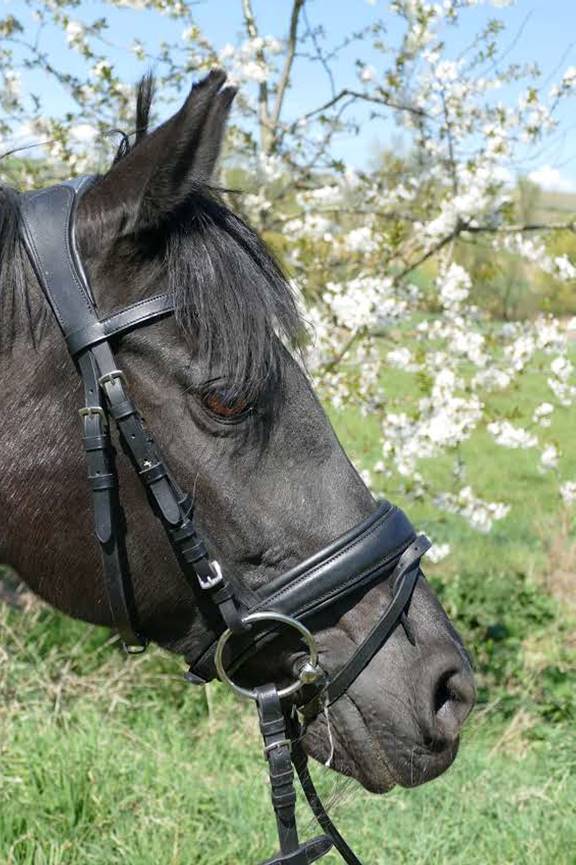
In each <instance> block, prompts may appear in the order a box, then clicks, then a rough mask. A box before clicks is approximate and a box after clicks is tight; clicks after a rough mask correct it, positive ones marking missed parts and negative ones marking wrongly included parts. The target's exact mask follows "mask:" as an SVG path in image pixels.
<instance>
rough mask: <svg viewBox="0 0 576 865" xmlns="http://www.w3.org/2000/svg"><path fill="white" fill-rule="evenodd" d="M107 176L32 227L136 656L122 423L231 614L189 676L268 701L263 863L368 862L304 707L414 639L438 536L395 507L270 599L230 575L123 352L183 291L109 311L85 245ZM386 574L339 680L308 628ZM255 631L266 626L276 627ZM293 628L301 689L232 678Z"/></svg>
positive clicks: (171, 532)
mask: <svg viewBox="0 0 576 865" xmlns="http://www.w3.org/2000/svg"><path fill="white" fill-rule="evenodd" d="M93 181H94V179H93V178H91V177H82V178H78V179H77V180H74V181H68V182H66V183H62V184H59V185H58V186H53V187H50V188H49V189H45V190H42V191H39V192H32V193H26V194H24V195H23V196H22V204H21V231H22V237H23V240H24V245H25V247H26V250H27V253H28V256H29V258H30V261H31V263H32V265H33V267H34V270H35V273H36V276H37V278H38V280H39V283H40V285H41V287H42V289H43V292H44V294H45V296H46V299H47V300H48V303H49V305H50V307H51V309H52V312H53V314H54V316H55V317H56V319H57V321H58V324H59V326H60V329H61V331H62V333H63V336H64V339H65V341H66V345H67V347H68V351H69V352H70V355H71V356H72V358H73V359H74V361H75V364H76V367H77V370H78V372H79V374H80V376H81V379H82V382H83V387H84V406H83V407H82V408H81V409H80V410H79V413H80V416H81V418H82V422H83V427H84V438H83V441H84V449H85V451H86V459H87V466H88V480H89V483H90V489H91V492H92V506H93V513H94V533H95V535H96V538H97V540H98V543H99V545H100V550H101V555H102V563H103V571H104V576H105V584H106V591H107V597H108V603H109V606H110V611H111V615H112V619H113V621H114V625H115V628H116V629H117V630H118V632H119V634H120V636H121V638H122V641H123V644H124V647H125V649H126V651H127V652H129V653H137V652H142V651H144V649H145V648H146V645H147V642H148V640H147V638H146V635H145V634H143V633H142V631H141V629H140V627H139V624H138V612H137V609H136V605H135V602H134V594H133V591H132V583H131V579H130V575H129V572H128V568H127V562H126V556H125V537H124V529H123V522H122V520H121V518H120V503H119V489H118V479H117V476H116V471H115V468H114V458H113V449H112V442H111V438H110V423H111V421H114V423H115V424H116V426H117V428H118V431H119V434H120V439H121V441H122V443H123V445H124V447H125V449H126V451H127V453H128V455H129V457H130V460H131V462H132V464H133V466H134V467H135V469H136V471H137V472H138V475H139V477H140V479H141V481H142V483H143V484H144V487H145V488H146V490H147V493H148V499H149V502H150V504H151V506H152V508H153V510H154V513H155V514H156V516H157V517H158V518H159V519H160V521H161V523H162V525H163V526H164V529H165V531H166V534H167V536H168V539H169V541H170V543H171V545H172V548H173V550H174V553H175V557H176V560H177V562H178V564H179V566H180V568H181V570H182V573H183V574H184V576H185V578H186V579H187V581H188V583H189V584H190V586H191V588H192V590H194V591H195V592H200V593H201V594H202V595H204V596H205V597H208V598H209V599H210V600H211V602H212V603H213V605H214V607H215V608H216V609H217V610H218V611H219V616H220V621H221V627H220V629H219V630H220V635H219V637H218V638H216V639H215V638H213V637H212V636H208V637H207V638H206V640H205V642H204V644H202V645H200V646H199V650H198V654H197V657H196V658H195V659H193V660H192V663H191V666H190V671H189V673H188V674H187V678H188V680H189V681H190V682H192V683H193V684H205V683H206V682H207V681H209V680H210V679H213V678H214V677H215V676H216V675H217V676H218V678H219V679H220V680H221V681H223V682H226V683H227V684H228V685H229V686H230V687H231V688H232V689H233V690H234V691H235V693H237V694H238V695H239V696H241V697H244V698H250V699H253V700H254V701H255V702H256V704H257V708H258V714H259V719H260V730H261V733H262V737H263V741H264V755H265V758H266V760H267V763H268V769H269V774H270V786H271V795H272V805H273V808H274V812H275V815H276V822H277V828H278V838H279V844H280V851H279V853H278V854H277V855H276V856H274V857H273V858H272V859H269V860H267V862H266V863H262V865H308V863H309V862H313V861H315V860H316V859H319V858H320V857H321V856H323V855H324V854H325V853H327V852H328V851H329V850H330V849H331V847H332V846H334V847H336V849H337V850H338V851H339V852H340V854H341V855H342V857H343V858H344V860H345V861H346V862H347V863H348V865H361V863H360V860H359V859H358V858H357V857H356V856H355V854H354V853H353V852H352V850H351V849H350V847H348V845H347V844H346V842H345V841H344V839H343V838H342V836H341V835H340V834H339V832H338V831H337V829H336V828H335V826H334V825H333V823H332V822H331V820H330V818H329V817H328V815H327V813H326V811H325V809H324V807H323V805H322V803H321V801H320V798H319V796H318V794H317V792H316V790H315V788H314V785H313V782H312V779H311V777H310V774H309V771H308V768H307V756H306V754H305V753H304V750H303V747H302V742H301V739H302V727H301V723H300V718H299V715H298V712H300V713H301V714H302V715H303V717H304V718H305V719H306V720H308V719H310V718H313V717H315V716H316V715H317V714H318V713H319V712H321V711H325V710H327V708H328V707H329V706H331V705H332V704H333V703H335V702H336V701H337V700H338V699H340V697H341V696H342V695H343V694H345V693H346V692H347V690H348V689H349V688H350V686H351V685H352V684H353V682H354V681H355V680H356V679H357V677H358V676H359V675H360V673H361V672H362V670H363V669H364V668H365V667H366V666H367V664H368V663H369V662H370V660H371V659H372V658H373V657H374V655H375V654H376V653H377V652H378V651H379V650H380V648H381V647H382V646H383V645H384V643H385V642H386V640H387V639H388V637H389V636H390V635H391V634H392V632H393V631H394V629H395V628H396V626H397V625H398V624H400V625H402V627H403V628H404V630H405V633H406V636H407V638H408V639H409V640H410V641H411V642H414V638H413V636H412V633H411V630H410V626H409V622H408V619H407V616H406V610H407V607H408V605H409V603H410V599H411V597H412V593H413V591H414V587H415V585H416V582H417V581H418V577H419V575H420V559H421V557H422V556H423V554H424V553H425V552H426V550H427V549H428V548H429V547H430V541H429V540H428V539H427V538H426V537H425V536H424V535H419V536H417V535H416V533H415V531H414V528H413V527H412V525H411V523H410V522H409V520H408V519H407V517H406V516H405V515H404V514H403V512H402V511H401V510H399V509H398V508H396V507H394V506H393V505H391V504H390V503H389V502H386V501H384V502H381V503H380V504H379V505H378V507H377V508H376V510H375V511H374V512H373V513H372V514H371V515H370V516H369V517H368V519H366V520H364V521H363V522H361V523H360V524H359V525H357V526H355V527H354V528H353V529H351V530H350V531H349V532H347V533H345V534H344V535H342V536H340V537H339V538H337V539H336V540H335V541H334V542H333V543H332V544H330V545H329V546H327V547H325V548H324V549H322V550H320V551H319V552H318V553H316V554H315V555H314V556H312V557H310V558H309V559H307V560H306V561H304V562H302V563H301V564H299V565H298V566H297V567H296V568H293V569H291V570H290V571H288V572H286V573H284V574H281V575H280V576H278V577H276V578H275V579H274V580H272V581H271V582H270V583H268V584H267V585H266V586H264V587H262V588H261V589H259V590H258V591H257V592H256V593H254V592H251V591H250V592H249V591H248V590H247V589H246V588H245V587H243V586H242V585H241V583H239V582H238V581H236V580H233V581H232V582H231V581H229V580H228V579H227V578H226V577H225V576H224V575H223V573H222V569H221V567H220V565H219V563H218V562H217V561H215V560H213V559H211V558H210V556H209V554H208V551H207V547H206V545H205V544H204V542H203V540H202V539H201V538H200V537H199V535H198V533H197V531H196V529H195V526H194V522H193V501H192V498H191V497H190V496H189V495H187V494H186V493H184V492H183V491H182V490H181V489H180V487H179V486H178V484H177V482H176V480H175V479H174V478H173V476H172V474H171V472H170V469H169V468H168V466H167V464H166V463H165V461H164V459H163V457H162V454H161V451H160V450H159V448H158V446H157V445H156V443H155V441H154V439H153V437H152V436H151V434H150V432H149V431H148V429H147V428H146V427H145V425H144V422H143V420H142V417H141V415H140V414H139V412H138V409H137V408H136V406H135V405H134V403H133V401H132V400H131V398H130V393H129V387H128V381H127V377H126V375H125V373H124V372H123V371H122V369H120V368H119V366H118V364H117V362H116V359H115V356H114V352H113V350H112V347H111V344H110V340H111V339H113V338H115V337H117V336H119V335H121V334H123V333H127V332H129V331H131V330H134V329H135V328H137V327H141V326H143V325H148V324H152V323H153V322H155V321H158V320H159V319H161V318H163V317H165V316H167V315H171V314H173V312H174V301H173V298H172V297H171V296H170V295H167V294H161V295H157V296H155V297H151V298H148V299H145V300H141V301H138V302H137V303H134V304H132V305H130V306H128V307H126V308H125V309H123V310H122V311H121V312H118V313H115V314H114V315H110V316H108V317H105V318H101V317H100V316H99V314H98V310H97V307H96V303H95V301H94V296H93V293H92V290H91V287H90V284H89V281H88V278H87V275H86V273H85V271H84V268H83V266H82V262H81V259H80V256H79V254H78V250H77V248H76V244H75V237H74V224H75V213H76V208H77V205H78V201H79V199H80V197H81V195H82V193H83V192H84V191H85V190H86V189H87V188H88V187H89V185H91V184H92V183H93ZM385 579H386V580H390V581H391V583H392V590H393V594H392V600H391V601H390V603H389V604H388V606H387V607H386V609H385V610H384V613H383V614H382V616H381V618H380V619H379V620H378V622H377V623H376V624H375V625H374V627H373V628H372V630H371V631H370V633H369V634H368V636H367V637H366V638H365V640H364V641H363V642H362V643H361V644H360V646H358V647H357V649H356V651H355V652H354V653H353V654H352V656H351V657H350V658H349V659H348V661H347V662H346V663H345V665H344V666H343V667H342V668H341V669H340V670H339V671H338V672H336V673H335V674H334V675H331V676H328V675H326V674H325V673H324V672H323V671H322V670H321V668H320V666H319V665H318V651H317V647H316V641H315V637H314V635H313V633H312V632H311V630H310V629H309V628H308V626H307V625H306V624H304V621H303V620H309V619H311V618H312V617H313V616H314V615H315V614H317V613H318V612H319V611H321V610H323V609H325V608H326V607H331V606H333V605H334V604H336V603H338V602H340V601H341V600H342V599H343V598H346V597H348V596H350V595H352V594H353V593H355V592H358V591H360V590H365V589H366V588H368V587H369V586H371V585H374V584H376V583H378V582H381V581H382V580H385ZM255 625H259V626H261V625H264V629H262V628H261V627H258V628H255ZM279 626H285V627H289V628H292V629H293V630H295V631H296V632H297V634H298V635H299V637H300V638H301V640H303V642H304V644H305V645H306V647H307V651H308V657H307V660H305V661H304V663H302V664H301V666H300V668H299V672H298V676H297V678H296V680H295V681H294V682H292V683H291V684H289V685H286V686H285V687H284V688H278V687H276V685H275V684H267V685H264V686H260V687H256V688H254V689H253V690H250V689H246V688H242V687H240V685H238V684H236V683H235V682H234V681H233V679H232V678H231V675H232V674H233V672H234V671H235V670H236V669H238V667H240V666H241V665H242V664H243V663H244V662H245V661H246V659H247V658H248V657H250V656H251V655H253V654H254V653H256V652H257V651H259V650H261V649H262V647H263V646H265V645H267V643H268V642H270V641H271V640H272V639H273V638H274V636H275V635H277V631H278V627H279ZM294 769H296V772H297V774H298V777H299V779H300V783H301V786H302V789H303V791H304V794H305V796H306V798H307V800H308V803H309V804H310V807H311V809H312V811H313V813H314V815H315V816H316V818H317V820H318V822H319V824H320V826H321V827H322V829H323V831H324V833H325V834H323V835H320V836H319V837H317V838H314V839H312V840H311V841H307V842H303V843H301V842H300V840H299V837H298V830H297V825H296V816H295V805H296V792H295V788H294Z"/></svg>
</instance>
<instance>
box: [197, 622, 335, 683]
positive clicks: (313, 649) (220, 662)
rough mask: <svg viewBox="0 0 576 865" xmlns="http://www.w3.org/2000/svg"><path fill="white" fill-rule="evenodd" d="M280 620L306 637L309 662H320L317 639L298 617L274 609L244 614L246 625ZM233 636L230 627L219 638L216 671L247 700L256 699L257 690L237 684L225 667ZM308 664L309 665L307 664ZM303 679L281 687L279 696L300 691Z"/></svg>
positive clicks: (313, 663)
mask: <svg viewBox="0 0 576 865" xmlns="http://www.w3.org/2000/svg"><path fill="white" fill-rule="evenodd" d="M268 621H271V622H278V624H280V625H286V626H287V627H289V628H293V629H294V630H295V631H298V633H299V634H300V636H301V637H302V638H303V639H304V642H305V643H306V645H307V647H308V664H310V665H311V666H312V667H316V666H317V663H318V647H317V646H316V640H315V639H314V635H313V634H312V633H311V632H310V631H309V630H308V628H307V627H306V626H305V625H303V624H302V622H299V621H298V620H297V619H293V618H292V617H291V616H285V615H284V613H275V612H273V611H271V610H270V611H268V610H264V611H262V612H258V613H249V614H248V615H247V616H244V618H243V619H242V622H243V623H244V624H245V625H251V624H254V623H255V622H268ZM231 636H232V631H231V630H230V629H228V630H227V631H224V633H223V634H222V636H221V637H220V639H219V640H218V645H217V646H216V654H215V655H214V664H215V666H216V671H217V673H218V678H219V679H220V681H221V682H224V683H225V684H226V685H228V687H229V688H231V689H232V691H234V693H235V694H236V695H237V696H239V697H242V698H243V699H245V700H255V699H256V692H255V691H253V690H252V689H251V688H243V687H241V685H238V684H236V682H234V681H233V680H232V679H231V678H230V676H229V675H228V673H227V672H226V670H225V669H224V647H225V646H226V643H227V642H228V640H229V639H230V637H231ZM306 666H307V665H306ZM302 684H303V682H302V680H301V679H300V678H298V679H296V681H295V682H292V684H291V685H286V686H285V687H284V688H280V689H279V690H278V696H279V697H280V699H282V698H283V697H289V696H290V695H291V694H295V693H296V691H299V690H300V688H301V687H302Z"/></svg>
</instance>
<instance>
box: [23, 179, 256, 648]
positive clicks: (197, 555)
mask: <svg viewBox="0 0 576 865" xmlns="http://www.w3.org/2000/svg"><path fill="white" fill-rule="evenodd" d="M90 182H92V178H80V179H78V180H77V181H71V182H67V183H63V184H61V185H59V186H55V187H51V188H50V189H46V190H42V191H41V192H34V193H27V194H25V195H24V196H23V199H22V204H21V226H22V235H23V239H24V243H25V246H26V249H27V251H28V254H29V257H30V260H31V262H32V265H33V267H34V270H35V272H36V275H37V277H38V280H39V282H40V284H41V286H42V288H43V290H44V292H45V294H46V297H47V299H48V302H49V304H50V306H51V308H52V311H53V313H54V315H55V317H56V319H57V321H58V323H59V325H60V328H61V330H62V332H63V335H64V337H65V339H66V342H67V345H68V348H69V351H70V353H71V354H72V355H73V356H74V357H75V358H76V361H77V364H78V369H79V372H80V374H81V376H82V380H83V383H84V396H85V406H84V409H82V411H81V414H82V416H83V419H84V445H85V450H86V456H87V462H88V477H89V481H90V486H91V491H92V500H93V511H94V525H95V534H96V537H97V539H98V542H99V544H100V548H101V553H102V561H103V567H104V573H105V582H106V587H107V593H108V600H109V604H110V609H111V612H112V617H113V620H114V623H115V626H116V628H117V630H118V631H119V632H120V633H121V635H122V638H123V640H124V642H125V645H126V646H127V647H134V648H138V649H140V648H142V647H143V646H145V644H146V641H145V640H144V638H142V637H140V636H139V629H138V627H137V625H136V611H135V605H134V602H133V593H132V584H131V580H130V574H129V570H128V562H127V557H126V555H125V548H124V536H123V524H122V520H121V517H120V512H119V504H118V492H117V486H118V485H117V478H116V472H115V468H114V459H113V452H112V449H111V445H110V439H109V433H108V430H107V425H108V414H110V415H112V417H113V418H114V420H115V421H116V423H117V426H118V429H119V431H120V434H121V436H122V440H123V442H124V444H125V446H126V449H127V450H128V453H129V454H130V457H131V459H132V462H133V464H134V466H135V467H136V469H137V471H138V474H139V476H140V479H141V480H142V482H143V484H144V486H145V487H146V489H147V490H148V492H149V494H150V497H151V500H152V501H153V503H154V507H155V510H156V512H157V514H158V516H159V517H160V518H161V520H162V523H163V525H164V526H165V528H166V530H167V533H168V536H169V538H170V541H171V543H172V546H173V548H174V551H175V553H176V555H177V558H178V561H179V562H180V564H181V567H182V570H183V571H184V574H185V575H186V576H187V577H188V579H189V581H190V582H192V584H193V585H199V586H200V588H201V589H202V590H204V591H206V592H208V593H209V595H210V596H211V598H212V600H213V601H214V603H215V604H216V606H217V607H218V609H219V610H220V612H221V614H222V616H223V619H224V621H225V623H226V625H227V626H228V627H229V628H231V629H233V630H239V631H240V630H243V628H244V626H243V624H242V620H241V615H240V611H239V610H238V608H237V604H236V600H235V593H234V591H233V589H232V587H231V586H230V584H229V583H228V582H227V581H226V580H225V579H224V577H223V575H222V573H221V572H220V569H219V567H218V566H217V564H216V563H214V562H212V561H211V560H210V559H209V557H208V553H207V551H206V548H205V546H204V544H203V543H202V541H201V539H200V538H199V537H198V535H197V533H196V531H195V528H194V525H193V523H192V517H191V499H190V498H189V497H188V496H186V495H185V494H184V493H183V492H182V491H181V490H180V488H179V487H178V485H177V484H176V482H175V481H174V479H173V477H172V476H171V474H170V472H169V470H168V468H167V467H166V465H165V463H164V461H163V460H162V457H161V455H160V452H159V450H158V448H157V447H156V444H155V442H154V440H153V438H152V436H151V435H150V433H149V431H148V430H147V429H146V428H145V426H144V423H143V421H142V418H141V416H140V414H139V413H138V410H137V408H136V406H135V405H134V403H133V402H132V401H131V399H130V397H129V394H128V393H127V391H126V388H125V385H126V378H125V376H124V374H123V372H122V371H121V370H119V369H118V364H117V363H116V360H115V358H114V354H113V352H112V350H111V348H110V345H109V344H108V341H107V340H108V339H109V338H110V337H111V336H114V335H117V334H120V333H123V332H125V331H127V330H131V329H133V328H135V327H138V326H139V325H141V324H144V323H146V322H149V321H155V320H157V319H159V318H160V317H162V316H165V315H168V314H170V313H172V312H173V311H174V305H173V301H172V298H171V297H169V296H168V295H157V296H155V297H152V298H148V299H144V300H142V301H139V302H138V303H135V304H132V305H131V306H129V307H127V308H126V309H124V310H122V311H121V312H118V313H115V314H114V315H112V316H109V317H108V318H106V319H103V320H100V319H99V317H98V313H97V309H96V304H95V302H94V299H93V295H92V291H91V289H90V285H89V282H88V278H87V275H86V273H85V271H84V268H83V267H82V262H81V260H80V256H79V254H78V250H77V249H76V246H75V237H74V214H75V208H76V205H77V201H78V196H79V194H81V192H82V191H83V190H84V189H85V188H86V187H87V186H88V184H89V183H90ZM102 394H104V397H105V398H103V396H102Z"/></svg>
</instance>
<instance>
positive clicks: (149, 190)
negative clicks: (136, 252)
mask: <svg viewBox="0 0 576 865" xmlns="http://www.w3.org/2000/svg"><path fill="white" fill-rule="evenodd" d="M225 80H226V73H225V72H224V71H222V70H221V69H213V70H212V71H211V72H209V74H208V75H207V76H206V77H205V78H203V79H202V80H201V81H199V82H198V83H197V84H194V85H193V86H192V89H191V91H190V93H189V95H188V98H187V99H186V101H185V102H184V104H183V106H182V108H181V109H180V110H179V111H178V112H177V113H176V114H174V115H173V116H172V117H171V118H170V119H169V120H167V121H166V122H165V123H163V124H162V125H161V126H159V127H158V128H157V129H156V130H154V132H152V133H150V134H146V129H145V127H146V123H147V115H148V112H149V108H150V102H151V99H152V86H151V81H150V79H145V80H144V81H143V82H142V84H141V86H140V90H139V100H138V103H139V104H138V109H137V125H138V127H139V128H138V130H137V132H136V145H135V146H134V148H133V149H132V150H131V151H129V152H128V153H127V154H126V155H125V156H123V157H122V158H120V159H119V160H118V161H117V162H116V163H115V164H114V165H113V166H112V168H111V169H110V170H109V171H108V172H107V174H105V175H104V176H103V177H102V178H101V179H100V180H99V181H98V183H97V184H96V185H95V186H94V187H93V188H92V190H89V191H88V192H87V193H86V196H85V198H86V201H85V202H84V201H83V209H84V210H85V213H86V215H87V216H88V219H90V214H92V213H94V211H97V212H99V213H100V215H101V216H105V215H106V214H107V213H110V214H112V213H114V214H115V215H116V217H117V219H114V220H113V221H114V222H116V223H117V220H119V222H120V225H119V230H120V232H121V233H122V234H128V233H136V232H139V231H145V230H148V229H151V228H153V227H155V226H157V225H159V224H161V223H162V222H163V221H164V220H166V219H167V218H169V217H170V215H171V214H172V213H173V212H174V211H175V210H176V209H177V208H178V207H179V206H180V205H181V204H182V203H183V202H184V201H185V200H186V198H188V196H189V195H190V194H191V193H192V192H193V191H194V189H198V188H199V187H201V186H202V185H203V184H206V183H208V182H209V181H210V179H211V176H212V172H213V171H214V166H215V164H216V160H217V159H218V156H219V153H220V150H221V147H222V140H223V138H224V132H225V127H226V120H227V119H228V114H229V112H230V107H231V105H232V101H233V99H234V97H235V95H236V88H235V87H223V84H224V82H225Z"/></svg>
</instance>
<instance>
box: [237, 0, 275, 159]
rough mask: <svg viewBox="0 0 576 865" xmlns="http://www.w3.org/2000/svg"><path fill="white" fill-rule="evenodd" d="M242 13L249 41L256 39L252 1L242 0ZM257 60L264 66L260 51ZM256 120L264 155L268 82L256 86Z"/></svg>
mask: <svg viewBox="0 0 576 865" xmlns="http://www.w3.org/2000/svg"><path fill="white" fill-rule="evenodd" d="M242 12H243V14H244V25H245V27H246V32H247V34H248V36H249V37H250V39H257V38H258V27H257V26H256V19H255V17H254V11H253V9H252V0H242ZM256 58H257V60H258V61H259V62H260V63H262V64H265V63H266V58H265V57H264V52H263V51H262V49H261V48H260V49H258V51H256ZM258 119H259V121H260V143H261V146H262V150H263V151H264V153H268V152H269V148H270V138H271V130H270V112H269V108H268V82H267V81H261V82H260V84H259V85H258Z"/></svg>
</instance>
